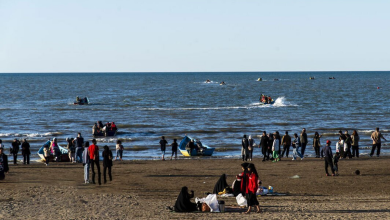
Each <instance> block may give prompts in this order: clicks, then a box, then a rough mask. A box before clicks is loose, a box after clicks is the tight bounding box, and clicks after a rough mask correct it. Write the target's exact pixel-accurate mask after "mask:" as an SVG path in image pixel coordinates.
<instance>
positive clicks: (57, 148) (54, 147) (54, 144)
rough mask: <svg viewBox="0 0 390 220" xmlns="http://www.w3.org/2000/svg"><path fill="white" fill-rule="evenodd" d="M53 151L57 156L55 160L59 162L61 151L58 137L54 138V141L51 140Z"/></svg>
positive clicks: (51, 149)
mask: <svg viewBox="0 0 390 220" xmlns="http://www.w3.org/2000/svg"><path fill="white" fill-rule="evenodd" d="M50 151H51V153H52V154H53V155H54V156H55V158H54V160H55V161H56V162H57V161H59V160H60V155H61V151H60V148H59V147H58V143H57V138H53V142H51V146H50Z"/></svg>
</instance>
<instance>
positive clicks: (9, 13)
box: [0, 0, 390, 72]
mask: <svg viewBox="0 0 390 220" xmlns="http://www.w3.org/2000/svg"><path fill="white" fill-rule="evenodd" d="M389 9H390V1H388V0H387V1H385V0H372V1H367V0H364V1H363V0H342V1H336V0H279V1H278V0H269V1H260V0H258V1H255V0H235V1H233V0H137V1H133V0H123V1H119V0H111V1H101V0H91V1H87V0H66V1H65V0H62V1H61V0H33V1H28V0H25V1H21V0H0V72H105V71H111V72H116V71H118V72H144V71H146V72H149V71H158V72H160V71H311V70H313V71H331V70H341V71H343V70H348V71H349V70H357V71H363V70H390V13H389Z"/></svg>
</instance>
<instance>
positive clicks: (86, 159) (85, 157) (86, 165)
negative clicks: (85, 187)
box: [83, 141, 90, 184]
mask: <svg viewBox="0 0 390 220" xmlns="http://www.w3.org/2000/svg"><path fill="white" fill-rule="evenodd" d="M88 148H89V142H88V141H86V142H85V144H84V151H83V166H84V183H85V184H88V183H89V167H90V164H89V163H90V157H89V152H88Z"/></svg>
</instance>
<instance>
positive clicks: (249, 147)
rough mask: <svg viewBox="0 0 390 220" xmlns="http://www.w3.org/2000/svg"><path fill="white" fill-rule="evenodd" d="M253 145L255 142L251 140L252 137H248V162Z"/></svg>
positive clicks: (251, 154)
mask: <svg viewBox="0 0 390 220" xmlns="http://www.w3.org/2000/svg"><path fill="white" fill-rule="evenodd" d="M255 145H256V144H255V140H254V139H252V135H249V139H248V159H249V161H252V156H253V148H254V146H255Z"/></svg>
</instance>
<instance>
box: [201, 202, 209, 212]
mask: <svg viewBox="0 0 390 220" xmlns="http://www.w3.org/2000/svg"><path fill="white" fill-rule="evenodd" d="M202 212H210V207H209V206H208V205H207V204H206V203H202Z"/></svg>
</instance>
